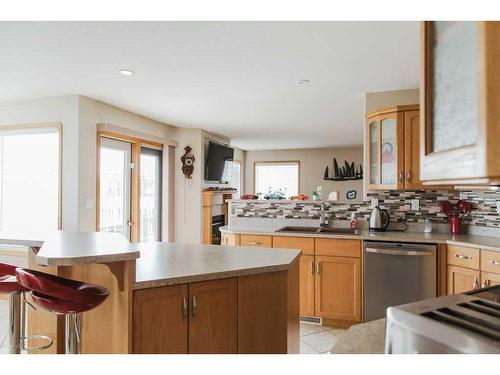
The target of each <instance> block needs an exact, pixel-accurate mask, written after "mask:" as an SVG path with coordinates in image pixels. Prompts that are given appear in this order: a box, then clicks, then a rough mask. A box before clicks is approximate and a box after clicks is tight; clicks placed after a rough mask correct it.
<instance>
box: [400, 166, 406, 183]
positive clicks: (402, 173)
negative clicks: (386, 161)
mask: <svg viewBox="0 0 500 375" xmlns="http://www.w3.org/2000/svg"><path fill="white" fill-rule="evenodd" d="M403 182H405V180H404V172H403V170H402V169H400V170H399V183H400V184H402V183H403Z"/></svg>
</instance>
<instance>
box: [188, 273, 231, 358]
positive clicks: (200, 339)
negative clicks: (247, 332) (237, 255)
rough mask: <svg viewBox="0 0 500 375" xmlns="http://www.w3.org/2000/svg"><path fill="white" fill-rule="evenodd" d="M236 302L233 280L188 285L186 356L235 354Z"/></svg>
mask: <svg viewBox="0 0 500 375" xmlns="http://www.w3.org/2000/svg"><path fill="white" fill-rule="evenodd" d="M237 298H238V280H237V279H236V278H230V279H221V280H213V281H204V282H199V283H192V284H189V353H194V354H204V353H219V354H223V353H237V351H238V306H237ZM209 348H210V350H209Z"/></svg>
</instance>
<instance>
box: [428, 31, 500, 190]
mask: <svg viewBox="0 0 500 375" xmlns="http://www.w3.org/2000/svg"><path fill="white" fill-rule="evenodd" d="M421 42H422V53H421V57H422V63H421V68H422V71H421V80H420V82H421V89H420V95H421V108H420V116H421V119H422V124H421V127H420V132H421V139H422V142H421V146H420V178H421V179H422V181H423V183H424V184H425V185H434V184H443V183H446V184H455V185H473V184H481V185H483V184H492V185H496V184H499V183H500V148H499V147H498V142H499V141H500V105H499V103H500V22H423V23H422V28H421Z"/></svg>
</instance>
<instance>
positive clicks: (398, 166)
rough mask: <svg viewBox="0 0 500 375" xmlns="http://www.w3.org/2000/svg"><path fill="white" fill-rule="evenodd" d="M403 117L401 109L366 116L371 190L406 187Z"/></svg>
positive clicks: (369, 184) (369, 186)
mask: <svg viewBox="0 0 500 375" xmlns="http://www.w3.org/2000/svg"><path fill="white" fill-rule="evenodd" d="M379 113H380V112H379ZM402 121H403V119H402V118H400V113H399V112H384V111H382V113H380V114H377V115H373V116H371V117H368V119H367V124H368V145H369V146H368V147H369V150H368V164H369V168H368V171H369V176H368V188H369V189H370V190H381V189H403V188H404V180H403V173H404V171H403V168H402V166H403V163H404V160H403V157H404V129H403V123H402Z"/></svg>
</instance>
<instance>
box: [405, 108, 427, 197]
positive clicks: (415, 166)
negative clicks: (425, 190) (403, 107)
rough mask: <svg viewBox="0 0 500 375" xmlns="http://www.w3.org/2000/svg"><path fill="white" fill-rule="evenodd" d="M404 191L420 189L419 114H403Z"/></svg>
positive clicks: (415, 112) (416, 112)
mask: <svg viewBox="0 0 500 375" xmlns="http://www.w3.org/2000/svg"><path fill="white" fill-rule="evenodd" d="M404 124H405V126H404V128H405V176H404V178H405V189H420V188H422V187H423V185H422V181H420V112H419V111H418V110H417V111H407V112H405V120H404Z"/></svg>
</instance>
